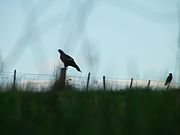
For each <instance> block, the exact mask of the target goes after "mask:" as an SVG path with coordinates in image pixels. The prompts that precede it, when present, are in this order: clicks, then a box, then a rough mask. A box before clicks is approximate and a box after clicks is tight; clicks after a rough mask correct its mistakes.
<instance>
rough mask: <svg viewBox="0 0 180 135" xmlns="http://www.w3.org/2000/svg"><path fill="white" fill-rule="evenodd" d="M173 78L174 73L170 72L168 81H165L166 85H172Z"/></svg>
mask: <svg viewBox="0 0 180 135" xmlns="http://www.w3.org/2000/svg"><path fill="white" fill-rule="evenodd" d="M172 79H173V76H172V73H169V75H168V77H167V79H166V82H165V84H164V85H165V86H166V85H168V86H169V85H170V83H171V81H172Z"/></svg>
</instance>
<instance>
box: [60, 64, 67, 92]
mask: <svg viewBox="0 0 180 135" xmlns="http://www.w3.org/2000/svg"><path fill="white" fill-rule="evenodd" d="M65 81H66V68H61V73H60V77H59V83H60V84H59V85H60V87H61V88H64V87H65V83H66V82H65Z"/></svg>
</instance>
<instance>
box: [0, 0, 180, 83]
mask: <svg viewBox="0 0 180 135" xmlns="http://www.w3.org/2000/svg"><path fill="white" fill-rule="evenodd" d="M177 4H178V0H31V1H25V0H0V20H1V21H0V44H1V45H0V50H1V55H2V57H3V60H4V63H5V65H6V68H5V69H4V70H5V71H13V69H16V70H17V71H18V72H26V73H52V72H53V70H54V67H56V66H57V65H58V63H60V59H59V53H58V51H57V50H58V49H59V48H61V49H62V50H64V51H65V53H67V54H69V55H71V56H72V57H73V58H74V59H75V61H76V62H77V64H78V65H79V67H80V68H81V70H82V73H78V72H77V71H76V70H75V69H73V68H68V74H72V75H79V76H86V75H87V74H88V72H91V73H92V74H93V75H95V76H102V75H106V76H107V77H112V78H122V79H129V78H131V77H133V78H136V79H153V80H159V79H164V78H165V77H166V76H167V74H168V73H169V72H172V73H175V62H176V61H175V59H176V49H177V39H178V19H177V18H178V17H177V16H178V14H177ZM60 64H61V65H62V63H60Z"/></svg>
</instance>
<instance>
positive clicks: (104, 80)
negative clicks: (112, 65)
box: [103, 76, 106, 90]
mask: <svg viewBox="0 0 180 135" xmlns="http://www.w3.org/2000/svg"><path fill="white" fill-rule="evenodd" d="M103 87H104V90H106V78H105V76H103Z"/></svg>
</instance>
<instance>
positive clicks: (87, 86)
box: [86, 73, 91, 90]
mask: <svg viewBox="0 0 180 135" xmlns="http://www.w3.org/2000/svg"><path fill="white" fill-rule="evenodd" d="M90 75H91V73H88V78H87V85H86V90H88V88H89V80H90Z"/></svg>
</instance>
